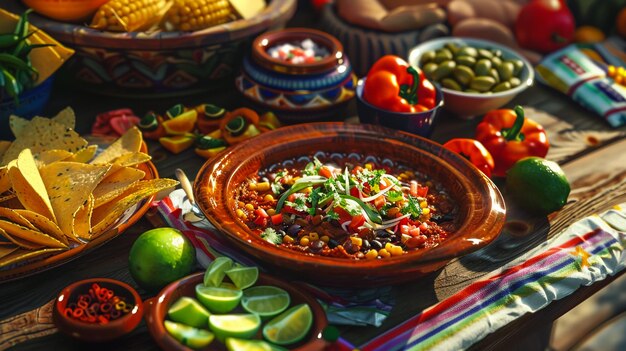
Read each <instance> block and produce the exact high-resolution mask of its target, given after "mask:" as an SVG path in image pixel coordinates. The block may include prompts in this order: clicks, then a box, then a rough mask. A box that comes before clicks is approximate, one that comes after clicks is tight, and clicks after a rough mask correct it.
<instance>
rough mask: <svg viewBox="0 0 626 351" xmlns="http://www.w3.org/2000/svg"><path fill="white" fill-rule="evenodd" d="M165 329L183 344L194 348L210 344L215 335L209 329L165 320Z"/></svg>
mask: <svg viewBox="0 0 626 351" xmlns="http://www.w3.org/2000/svg"><path fill="white" fill-rule="evenodd" d="M164 324H165V329H166V330H167V332H168V333H170V335H171V336H172V337H173V338H174V339H176V340H178V341H179V342H180V343H181V344H183V345H185V346H189V347H191V348H193V349H201V348H203V347H206V346H207V345H209V344H210V343H211V342H212V341H213V339H214V338H215V335H213V333H211V332H210V331H208V330H205V329H198V328H194V327H190V326H188V325H184V324H180V323H175V322H172V321H165V322H164Z"/></svg>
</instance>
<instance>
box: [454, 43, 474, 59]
mask: <svg viewBox="0 0 626 351" xmlns="http://www.w3.org/2000/svg"><path fill="white" fill-rule="evenodd" d="M457 56H470V57H476V56H478V50H476V48H473V47H471V46H465V47H463V48H461V49H460V50H459V52H457Z"/></svg>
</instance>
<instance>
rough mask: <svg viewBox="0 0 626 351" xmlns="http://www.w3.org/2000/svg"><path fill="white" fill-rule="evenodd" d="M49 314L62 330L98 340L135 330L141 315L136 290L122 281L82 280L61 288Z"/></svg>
mask: <svg viewBox="0 0 626 351" xmlns="http://www.w3.org/2000/svg"><path fill="white" fill-rule="evenodd" d="M52 317H53V321H54V324H55V325H56V327H57V328H58V329H59V331H61V332H62V333H64V334H66V335H69V336H71V337H73V338H76V339H79V340H83V341H88V342H102V341H108V340H113V339H116V338H118V337H121V336H123V335H125V334H127V333H130V332H131V331H132V330H133V329H135V327H136V326H137V325H138V324H139V322H141V319H142V317H143V303H142V301H141V297H140V296H139V294H138V293H137V291H136V290H135V289H133V288H132V287H131V286H130V285H128V284H126V283H124V282H121V281H119V280H115V279H108V278H92V279H85V280H81V281H77V282H75V283H73V284H70V285H68V286H67V287H65V288H64V289H63V290H61V292H60V293H59V295H58V297H57V299H56V300H55V303H54V308H53V312H52Z"/></svg>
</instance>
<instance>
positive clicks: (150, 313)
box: [145, 272, 328, 351]
mask: <svg viewBox="0 0 626 351" xmlns="http://www.w3.org/2000/svg"><path fill="white" fill-rule="evenodd" d="M203 277H204V273H203V272H200V273H196V274H192V275H189V276H186V277H184V278H182V279H180V280H177V281H175V282H173V283H171V284H170V285H168V286H166V287H165V288H163V290H161V292H160V293H159V294H158V295H157V297H155V298H152V299H148V300H147V301H146V302H145V305H146V313H145V314H146V325H147V326H148V331H149V332H150V334H151V335H152V337H153V338H154V341H156V343H157V344H158V345H159V347H160V348H161V349H163V350H165V351H191V350H192V349H190V348H188V347H186V346H184V345H183V344H181V343H180V342H178V341H177V340H176V339H174V338H173V337H172V336H170V334H169V333H168V332H167V331H166V330H165V326H164V325H163V322H164V321H165V319H166V317H167V310H168V309H169V308H170V306H171V305H172V304H173V303H174V302H176V301H177V300H178V299H179V298H181V297H183V296H190V297H195V296H196V290H195V288H196V285H198V284H201V283H202V280H203ZM256 285H257V286H260V285H272V286H276V287H279V288H281V289H283V290H285V291H287V292H288V293H289V296H290V298H291V304H290V306H295V305H298V304H301V303H307V304H308V305H309V307H311V311H313V325H312V326H311V330H309V333H308V334H307V336H305V337H304V339H303V340H302V341H299V342H298V343H296V344H292V345H289V347H290V349H291V350H297V351H317V350H323V349H324V347H325V346H327V342H326V341H325V340H324V339H322V337H321V335H322V330H324V328H326V326H327V325H328V320H327V319H326V313H325V312H324V309H323V308H322V306H321V305H320V304H319V302H317V300H316V299H315V298H314V297H313V296H311V295H309V294H307V293H306V292H304V290H303V289H301V288H299V287H298V286H297V285H293V284H291V283H288V282H286V281H283V280H279V279H276V278H273V277H271V276H269V275H267V274H263V273H261V274H259V280H258V281H257V283H256ZM264 323H265V322H264ZM259 333H260V332H259ZM258 336H259V337H260V335H258ZM204 350H210V351H226V347H224V344H222V343H220V342H219V341H217V340H214V341H213V342H212V343H211V344H209V346H207V347H206V348H204Z"/></svg>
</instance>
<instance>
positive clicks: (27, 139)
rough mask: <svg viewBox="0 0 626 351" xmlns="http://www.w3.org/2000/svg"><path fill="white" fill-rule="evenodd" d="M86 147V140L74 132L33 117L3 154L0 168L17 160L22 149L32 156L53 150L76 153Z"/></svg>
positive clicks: (48, 120) (49, 121)
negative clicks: (28, 150) (28, 151)
mask: <svg viewBox="0 0 626 351" xmlns="http://www.w3.org/2000/svg"><path fill="white" fill-rule="evenodd" d="M86 145H87V140H85V139H83V138H81V137H80V135H78V133H76V132H75V131H74V130H72V129H69V128H67V127H65V126H64V125H62V124H60V123H57V122H55V121H53V120H50V119H47V118H43V117H35V118H33V119H32V121H31V122H30V123H29V124H28V126H27V128H26V130H24V132H23V133H22V134H21V135H20V137H18V138H16V139H15V141H14V142H13V143H12V144H11V146H10V147H9V149H8V150H7V151H6V152H5V153H4V155H3V157H2V162H0V166H1V165H6V164H8V163H9V162H10V161H11V160H14V159H15V158H17V156H18V155H19V153H20V152H21V151H22V150H24V149H31V151H32V153H33V154H38V153H40V152H42V151H46V150H54V149H60V150H67V151H69V152H77V151H79V150H81V149H83V148H84V147H85V146H86Z"/></svg>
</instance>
